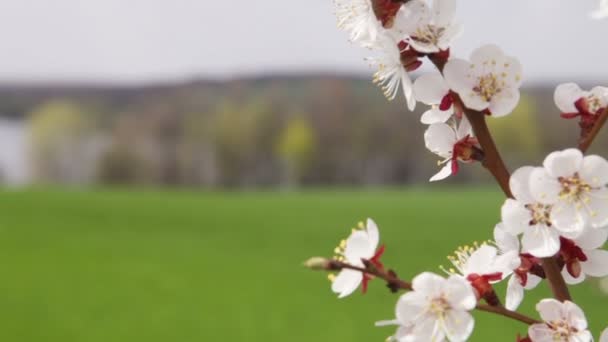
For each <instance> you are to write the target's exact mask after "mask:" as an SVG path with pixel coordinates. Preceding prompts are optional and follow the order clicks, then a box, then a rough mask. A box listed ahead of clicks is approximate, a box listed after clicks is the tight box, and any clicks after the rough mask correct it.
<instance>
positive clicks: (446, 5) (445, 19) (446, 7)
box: [433, 0, 456, 27]
mask: <svg viewBox="0 0 608 342" xmlns="http://www.w3.org/2000/svg"><path fill="white" fill-rule="evenodd" d="M455 13H456V0H435V1H433V16H434V19H435V20H434V22H435V25H437V26H439V27H446V26H448V25H449V24H450V23H451V22H452V20H453V19H454V14H455Z"/></svg>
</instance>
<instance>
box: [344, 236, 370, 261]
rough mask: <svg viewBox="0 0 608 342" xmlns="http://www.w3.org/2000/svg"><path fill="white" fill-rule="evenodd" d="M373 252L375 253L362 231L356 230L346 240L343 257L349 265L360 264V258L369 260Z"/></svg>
mask: <svg viewBox="0 0 608 342" xmlns="http://www.w3.org/2000/svg"><path fill="white" fill-rule="evenodd" d="M374 252H375V251H374V248H372V246H371V244H370V241H369V237H368V235H367V233H366V232H364V231H361V230H357V231H355V232H353V233H352V234H351V235H350V236H349V237H348V239H346V248H345V249H344V256H345V257H346V260H347V261H348V262H349V263H351V264H354V265H359V264H361V259H362V258H364V259H368V258H371V257H372V256H373V255H374Z"/></svg>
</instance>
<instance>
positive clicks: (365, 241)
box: [307, 0, 608, 342]
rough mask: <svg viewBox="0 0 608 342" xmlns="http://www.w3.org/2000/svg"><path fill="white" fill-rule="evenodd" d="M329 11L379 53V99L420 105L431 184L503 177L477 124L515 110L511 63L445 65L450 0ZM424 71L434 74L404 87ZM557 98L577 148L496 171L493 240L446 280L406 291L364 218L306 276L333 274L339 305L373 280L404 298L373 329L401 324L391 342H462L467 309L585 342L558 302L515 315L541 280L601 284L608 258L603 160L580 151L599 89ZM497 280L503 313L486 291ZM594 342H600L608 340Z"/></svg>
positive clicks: (484, 55)
mask: <svg viewBox="0 0 608 342" xmlns="http://www.w3.org/2000/svg"><path fill="white" fill-rule="evenodd" d="M334 1H335V9H336V15H337V18H338V26H339V27H340V28H341V29H343V30H345V31H347V32H348V34H349V37H350V40H351V41H352V42H354V43H356V44H359V45H361V46H362V47H365V48H368V49H371V50H372V51H374V52H375V53H376V56H375V57H371V58H369V59H368V61H369V62H370V63H371V64H372V65H375V66H377V67H378V71H377V72H376V74H375V75H374V82H375V83H377V84H379V85H380V86H381V87H382V89H383V91H384V93H385V95H386V96H387V97H388V98H389V99H394V98H395V97H396V96H397V94H398V93H399V90H401V91H402V92H403V94H404V96H405V100H406V102H407V106H408V108H409V109H410V110H413V109H414V107H415V105H416V103H417V102H421V103H423V104H424V105H427V106H428V109H427V110H426V111H425V112H424V113H423V115H422V116H421V118H420V121H421V123H422V124H424V125H428V127H427V128H426V131H425V134H424V140H425V146H426V148H427V149H428V150H429V151H431V152H432V153H434V154H436V155H438V156H439V157H440V158H441V160H440V161H439V163H438V164H439V165H440V166H441V168H440V169H439V171H438V172H437V173H436V174H435V175H433V176H431V177H430V181H439V180H442V179H445V178H447V177H449V176H451V175H455V174H457V173H458V170H459V168H460V167H461V165H460V164H461V163H465V164H468V163H474V162H480V163H484V166H486V168H488V169H489V170H490V171H491V172H492V171H495V169H496V168H500V167H501V166H500V165H498V166H496V165H497V164H496V163H495V164H492V165H486V162H488V159H490V158H494V160H497V159H498V160H499V159H500V158H499V156H497V153H498V152H497V151H496V148H495V147H494V146H493V145H491V144H493V142H492V139H491V137H490V138H488V136H487V134H489V133H487V132H486V131H485V130H487V128H486V127H485V119H486V117H491V118H496V117H503V116H506V115H509V114H510V113H512V112H513V110H514V109H515V108H516V106H517V104H518V102H519V99H520V90H519V89H520V86H521V84H522V75H523V74H522V66H521V64H520V62H519V61H518V60H517V59H516V58H515V57H512V56H509V55H507V54H505V53H504V52H503V51H502V50H501V49H500V48H499V47H498V46H496V45H492V44H488V45H483V46H480V47H479V48H477V49H475V50H474V51H473V52H472V53H471V55H470V57H469V59H468V60H467V59H460V58H454V57H452V56H451V53H450V47H451V45H452V44H453V42H454V40H455V39H456V38H457V37H458V36H459V35H460V34H461V33H462V26H461V25H460V24H457V23H455V22H454V17H455V11H456V0H433V1H432V3H428V2H427V1H426V0H334ZM604 12H607V13H608V2H606V1H604V0H602V2H601V8H600V9H599V10H598V11H596V12H594V14H593V16H594V17H601V16H603V15H605V14H604ZM425 62H427V63H430V64H432V65H434V66H435V67H436V70H437V71H436V72H430V73H425V74H422V75H419V76H418V77H417V78H416V79H415V80H412V72H413V71H415V70H417V69H418V68H419V67H420V66H421V65H422V64H423V63H425ZM554 100H555V104H556V107H557V108H558V109H559V111H560V114H561V117H562V118H565V119H578V120H579V128H580V139H581V140H580V144H579V148H577V149H574V148H571V149H565V150H561V151H556V152H553V153H550V154H549V155H548V156H547V157H546V158H545V159H544V161H543V163H542V165H539V166H524V167H521V168H519V169H517V170H516V171H515V172H513V173H512V174H511V175H510V177H509V174H508V172H507V171H506V169H505V170H504V172H506V174H507V178H506V179H504V178H501V176H500V175H497V174H498V173H497V174H494V173H493V174H494V175H495V177H496V179H497V181H498V182H499V183H500V184H501V185H504V186H502V188H503V191H505V194H506V195H507V197H508V198H507V199H506V201H505V202H504V204H503V205H502V207H501V208H500V210H497V214H498V211H499V212H500V222H498V223H497V224H496V226H495V227H494V230H493V238H492V239H491V240H487V241H484V242H481V243H477V242H475V243H473V244H471V245H469V246H463V247H459V248H458V249H457V250H456V251H455V253H454V255H452V256H450V257H448V260H449V261H450V265H449V266H448V267H441V271H442V272H443V273H444V275H440V274H436V273H432V272H423V273H421V274H419V275H418V276H416V277H415V278H414V279H413V280H412V282H411V283H407V282H404V281H402V280H400V279H399V278H398V277H397V275H396V273H395V272H394V271H392V270H390V269H387V268H385V266H384V264H383V263H382V262H381V260H380V259H381V257H382V255H383V253H384V250H385V248H384V245H382V246H380V247H379V244H380V243H379V242H380V235H379V231H378V226H377V225H376V223H375V222H374V221H373V220H371V219H368V220H367V222H366V223H361V224H359V226H358V227H357V228H355V229H353V230H352V233H351V234H350V236H349V237H348V238H347V239H345V240H343V241H342V242H341V243H340V245H339V246H338V247H337V248H336V249H335V251H334V252H335V256H334V258H333V259H331V260H327V259H324V258H313V259H311V260H309V261H308V262H307V266H309V267H311V268H315V269H324V270H330V271H337V274H331V275H330V280H331V281H332V286H331V288H332V290H333V291H334V292H335V293H336V294H338V296H339V297H340V298H343V297H346V296H348V295H351V294H352V293H354V292H355V291H356V290H357V288H359V287H361V288H362V291H363V292H365V291H366V290H367V284H368V283H369V281H370V280H372V279H374V278H382V279H383V280H385V281H387V284H388V287H389V288H390V289H391V290H392V291H393V292H397V291H398V290H406V291H407V292H406V293H405V294H403V295H401V296H400V298H399V300H398V301H397V305H396V310H395V319H393V320H388V321H380V322H378V323H377V325H378V326H385V325H396V326H398V328H397V332H396V333H395V334H394V335H392V336H391V337H390V340H392V341H399V342H409V341H446V340H448V341H466V340H467V339H469V338H470V336H471V334H472V332H473V328H474V326H475V322H474V319H473V316H472V315H471V314H470V311H472V310H475V309H480V310H486V311H490V312H494V313H499V314H502V315H504V316H507V317H511V318H515V319H518V320H520V321H522V322H525V323H527V324H528V325H529V329H528V334H527V336H526V337H524V338H520V337H518V339H517V340H518V341H539V342H540V341H578V342H586V341H592V340H593V337H592V334H591V332H590V331H589V330H588V325H587V319H586V317H585V314H584V312H583V311H582V309H581V308H580V307H579V306H578V305H577V304H575V303H574V302H572V301H571V300H569V298H560V296H559V295H558V294H557V293H555V295H556V298H557V299H543V300H542V301H540V302H539V303H538V304H537V305H536V309H537V311H538V313H539V317H540V320H538V319H533V318H529V317H524V316H522V315H520V314H518V313H517V312H516V310H517V309H518V307H519V305H520V304H521V303H522V301H523V300H524V296H525V292H526V291H528V290H532V289H534V288H535V287H537V286H538V285H539V284H540V283H541V282H542V281H547V282H549V283H550V284H551V285H555V284H554V283H553V282H555V281H556V277H557V278H559V279H561V280H562V281H563V282H565V283H567V284H568V285H576V284H579V283H581V282H583V281H584V280H585V279H586V278H587V277H605V276H608V251H606V250H604V249H603V248H602V247H603V246H604V244H605V243H606V241H607V240H608V161H607V160H606V159H604V158H603V157H601V156H598V155H585V153H584V151H586V147H585V146H587V147H588V144H589V143H590V142H591V141H592V140H593V138H594V136H595V134H596V133H597V130H599V128H601V126H602V125H603V123H604V122H605V121H606V117H607V116H608V88H605V87H599V86H598V87H595V88H593V89H591V90H589V91H587V90H583V89H581V88H580V87H579V86H578V85H576V84H574V83H566V84H562V85H559V86H558V87H557V88H556V90H555V95H554ZM484 129H485V130H484ZM482 135H483V136H482ZM504 172H503V174H504ZM501 182H504V184H503V183H501ZM553 270H556V271H555V272H554V273H551V272H553ZM503 281H504V282H506V285H507V286H506V294H505V295H504V305H503V304H502V303H503V300H502V296H500V295H499V294H497V293H496V291H495V289H494V285H495V284H496V283H499V282H503ZM555 286H560V285H559V284H558V285H555ZM564 286H565V285H564ZM562 297H563V296H562ZM484 303H485V304H484ZM600 341H602V342H608V332H604V333H603V334H602V336H601V337H600Z"/></svg>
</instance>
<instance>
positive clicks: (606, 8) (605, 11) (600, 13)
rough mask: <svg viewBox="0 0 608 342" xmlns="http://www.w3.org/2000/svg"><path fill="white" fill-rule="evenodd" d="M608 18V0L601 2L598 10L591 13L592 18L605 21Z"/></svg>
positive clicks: (600, 0)
mask: <svg viewBox="0 0 608 342" xmlns="http://www.w3.org/2000/svg"><path fill="white" fill-rule="evenodd" d="M606 17H608V0H599V5H598V8H597V9H596V10H595V11H593V12H591V18H593V19H603V18H606Z"/></svg>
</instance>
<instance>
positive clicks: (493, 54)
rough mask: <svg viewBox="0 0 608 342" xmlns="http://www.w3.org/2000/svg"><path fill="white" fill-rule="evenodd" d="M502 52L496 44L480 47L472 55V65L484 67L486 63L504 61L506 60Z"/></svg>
mask: <svg viewBox="0 0 608 342" xmlns="http://www.w3.org/2000/svg"><path fill="white" fill-rule="evenodd" d="M504 55H505V54H504V53H503V52H502V50H501V49H500V48H499V47H498V46H497V45H494V44H486V45H483V46H481V47H478V48H477V49H475V50H474V51H473V53H471V63H473V64H475V65H482V64H483V63H484V62H485V61H490V60H498V59H500V60H502V59H503V58H504Z"/></svg>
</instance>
